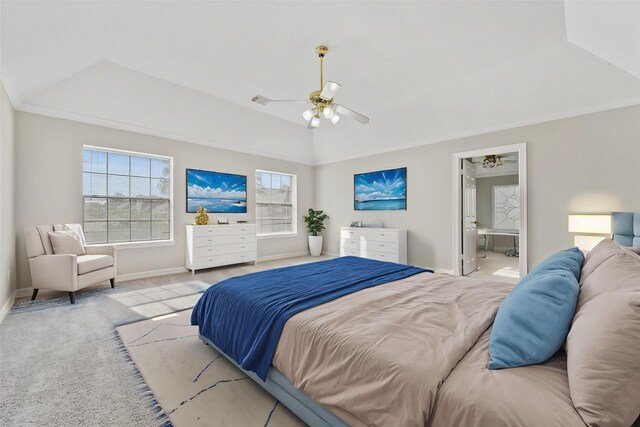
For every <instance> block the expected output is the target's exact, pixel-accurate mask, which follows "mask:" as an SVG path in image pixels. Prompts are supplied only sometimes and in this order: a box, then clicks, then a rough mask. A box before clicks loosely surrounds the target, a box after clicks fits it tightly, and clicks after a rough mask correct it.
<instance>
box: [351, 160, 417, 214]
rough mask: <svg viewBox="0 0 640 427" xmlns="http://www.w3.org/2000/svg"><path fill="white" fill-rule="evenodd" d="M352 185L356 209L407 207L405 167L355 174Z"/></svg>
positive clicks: (398, 208)
mask: <svg viewBox="0 0 640 427" xmlns="http://www.w3.org/2000/svg"><path fill="white" fill-rule="evenodd" d="M353 185H354V209H355V210H357V211H392V210H406V209H407V168H398V169H388V170H383V171H376V172H367V173H361V174H357V175H354V176H353Z"/></svg>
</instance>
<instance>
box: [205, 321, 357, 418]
mask: <svg viewBox="0 0 640 427" xmlns="http://www.w3.org/2000/svg"><path fill="white" fill-rule="evenodd" d="M198 335H199V337H200V339H201V340H202V341H203V342H204V343H205V344H207V345H209V346H211V347H212V348H214V349H216V351H217V352H218V353H220V354H221V355H223V356H224V357H225V358H226V359H227V360H228V361H230V362H231V363H233V364H234V365H235V366H236V368H238V369H240V370H241V371H242V372H244V373H245V374H246V375H247V376H248V377H249V378H251V379H252V380H253V381H255V382H256V383H257V384H258V385H260V386H261V387H262V388H263V389H265V390H266V391H267V393H269V394H270V395H271V396H273V397H274V398H276V399H277V400H278V401H279V402H280V403H282V404H283V405H284V406H286V407H287V408H289V410H290V411H291V412H293V413H294V414H296V415H297V416H298V418H300V419H301V420H302V421H304V422H305V423H307V424H308V425H310V426H313V427H316V426H318V427H349V424H347V423H345V422H344V421H342V420H341V419H340V418H338V417H337V416H335V415H334V414H333V413H332V412H330V411H329V410H328V409H326V408H324V407H323V406H322V405H320V404H319V403H318V402H316V401H315V400H313V399H311V398H310V397H309V396H307V395H306V394H304V393H303V392H302V391H300V390H298V389H297V388H295V387H294V386H293V384H291V382H289V380H288V379H287V378H286V377H285V376H284V374H282V372H280V371H279V370H277V369H276V368H275V367H274V366H273V365H272V366H271V368H269V373H268V374H267V380H266V381H262V380H261V379H260V378H258V376H257V375H256V374H255V373H254V372H250V371H245V370H244V369H242V368H241V367H240V366H239V365H238V364H237V363H236V361H235V360H233V359H232V358H230V357H229V356H227V355H226V354H225V353H224V352H223V351H222V350H220V349H219V348H218V347H217V346H216V345H215V344H214V343H212V342H211V341H210V340H208V339H207V338H206V337H203V336H202V335H200V334H198Z"/></svg>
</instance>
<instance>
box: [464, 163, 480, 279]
mask: <svg viewBox="0 0 640 427" xmlns="http://www.w3.org/2000/svg"><path fill="white" fill-rule="evenodd" d="M462 217H463V224H462V227H463V230H462V274H463V275H467V274H470V273H473V272H474V271H475V270H476V268H477V265H476V263H477V248H478V244H477V242H478V221H477V219H476V168H475V165H474V164H473V163H471V162H470V161H469V160H463V161H462Z"/></svg>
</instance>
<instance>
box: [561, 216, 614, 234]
mask: <svg viewBox="0 0 640 427" xmlns="http://www.w3.org/2000/svg"><path fill="white" fill-rule="evenodd" d="M569 233H586V234H611V215H602V214H593V215H590V214H576V215H569Z"/></svg>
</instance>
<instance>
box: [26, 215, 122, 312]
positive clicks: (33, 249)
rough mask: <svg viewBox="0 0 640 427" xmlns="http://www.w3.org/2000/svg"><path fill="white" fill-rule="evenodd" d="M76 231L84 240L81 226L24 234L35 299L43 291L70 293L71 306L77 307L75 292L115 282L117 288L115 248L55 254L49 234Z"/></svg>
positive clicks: (45, 228)
mask: <svg viewBox="0 0 640 427" xmlns="http://www.w3.org/2000/svg"><path fill="white" fill-rule="evenodd" d="M70 227H71V228H72V229H73V231H76V232H78V233H79V234H80V235H81V236H82V241H83V242H84V235H83V234H82V227H81V226H80V225H79V224H68V225H66V226H65V225H55V226H54V225H38V226H35V227H28V228H26V229H25V230H24V235H25V243H26V246H27V256H28V257H29V268H30V270H31V283H32V284H33V295H32V296H31V300H32V301H33V300H35V299H36V295H37V294H38V290H39V289H51V290H56V291H66V292H69V300H70V301H71V304H74V303H75V294H74V293H75V292H76V291H77V290H80V289H82V288H85V287H87V286H91V285H96V284H98V283H102V282H106V281H107V280H109V281H110V282H111V287H112V288H113V287H115V277H116V260H117V257H116V249H115V248H114V247H113V246H84V250H85V255H70V254H54V253H53V246H52V244H51V240H50V239H49V232H51V231H54V230H55V231H61V230H65V229H69V228H70Z"/></svg>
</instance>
